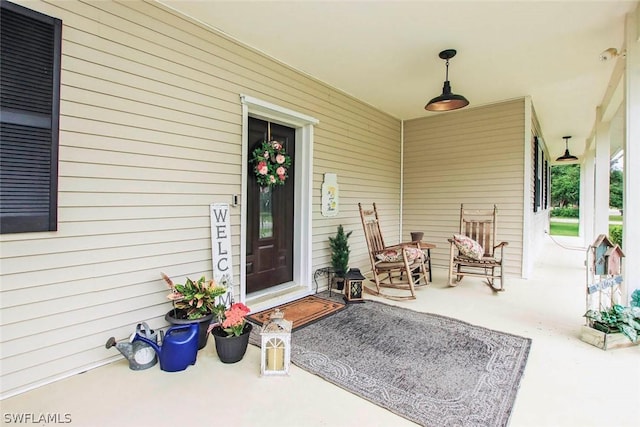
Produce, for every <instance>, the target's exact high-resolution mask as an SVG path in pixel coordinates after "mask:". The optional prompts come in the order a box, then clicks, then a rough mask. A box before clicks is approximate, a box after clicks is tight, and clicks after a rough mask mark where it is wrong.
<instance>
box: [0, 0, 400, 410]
mask: <svg viewBox="0 0 640 427" xmlns="http://www.w3.org/2000/svg"><path fill="white" fill-rule="evenodd" d="M17 3H21V4H23V5H24V6H26V7H28V8H31V9H34V10H37V11H39V12H42V13H45V14H48V15H50V16H54V17H57V18H60V19H62V21H63V46H62V76H61V80H62V87H61V117H60V129H61V131H60V162H59V212H58V218H59V228H58V231H57V232H47V233H25V234H6V235H2V236H0V242H1V245H2V253H1V259H0V280H1V283H2V286H1V291H0V299H1V308H2V319H1V326H0V335H1V345H2V356H1V357H2V359H1V365H2V377H1V379H0V383H1V384H2V390H1V393H2V397H3V398H4V397H7V396H10V395H13V394H16V393H19V392H21V391H24V390H27V389H29V388H33V387H37V386H38V385H41V384H44V383H47V382H50V381H54V380H56V379H59V378H62V377H65V376H68V375H71V374H74V373H77V372H81V371H84V370H86V369H88V368H91V367H94V366H98V365H101V364H104V363H107V362H109V361H112V360H115V359H116V358H119V357H120V355H119V353H117V352H116V350H115V349H110V350H107V349H105V347H104V344H105V342H106V340H107V338H108V337H110V336H115V337H116V339H118V340H121V339H125V338H126V337H127V336H128V335H129V334H130V333H131V332H132V331H133V330H134V328H135V325H136V324H137V323H139V322H141V321H146V322H147V323H148V324H149V325H150V326H151V327H152V328H160V327H163V326H165V325H166V322H165V321H164V318H163V316H164V314H165V313H166V312H167V311H168V310H169V309H170V303H169V302H168V301H167V299H166V297H165V295H166V293H167V289H166V287H165V284H164V283H163V281H162V279H161V278H160V272H161V271H164V272H166V273H167V274H169V275H170V276H171V277H172V278H174V279H175V280H176V281H178V282H180V281H181V280H182V279H184V277H185V276H190V277H193V278H197V277H199V276H200V275H203V274H205V275H207V276H208V277H209V276H210V275H211V273H212V272H211V268H212V266H211V240H210V223H209V204H210V203H214V202H229V203H230V202H231V200H232V195H234V194H239V193H240V192H241V177H242V168H243V165H242V164H241V150H242V107H241V102H240V94H241V93H244V94H248V95H251V96H254V97H256V98H261V99H264V100H266V101H269V102H271V103H274V104H278V105H280V106H282V107H284V108H289V109H291V110H295V111H299V112H301V113H303V114H307V115H310V116H313V117H316V118H317V119H319V120H320V123H319V125H318V126H317V127H316V128H315V141H314V151H313V162H312V163H313V207H312V209H313V210H312V221H313V224H312V229H313V258H312V259H313V266H314V268H319V267H324V266H326V265H328V262H329V249H328V241H327V238H328V236H330V235H333V234H335V232H336V228H337V226H338V225H339V224H343V225H344V227H345V229H346V231H352V230H353V231H354V233H353V235H352V237H351V239H350V241H349V242H350V245H351V249H352V265H353V266H360V267H363V268H365V267H366V266H367V265H368V259H367V255H366V244H365V241H364V237H363V234H362V227H361V225H360V219H359V215H358V207H357V203H358V202H360V201H362V202H365V203H371V202H377V203H378V207H379V209H380V210H381V212H382V214H383V215H384V219H383V226H384V227H385V230H384V231H385V234H386V236H387V238H388V239H389V240H390V241H394V240H395V241H397V240H398V239H399V233H398V224H399V222H400V208H399V206H400V182H401V166H400V165H401V159H400V149H401V147H400V143H399V141H400V139H401V133H400V132H401V123H400V121H399V120H397V119H395V118H393V117H391V116H389V115H387V114H384V113H382V112H380V111H378V110H376V109H375V108H373V107H371V106H369V105H366V104H363V103H362V102H360V101H358V100H356V99H354V98H352V97H349V96H348V95H345V94H344V93H342V92H339V91H337V90H335V89H332V88H330V87H328V86H327V85H325V84H323V83H321V82H319V81H317V80H314V79H312V78H310V77H308V76H306V75H304V74H301V73H299V72H296V71H294V70H292V69H291V68H289V67H287V66H285V65H283V64H281V63H279V62H277V61H275V60H273V59H270V58H268V57H266V56H264V55H262V54H260V53H258V52H256V51H254V50H252V49H251V48H248V47H246V46H243V45H241V44H239V43H237V42H236V41H233V40H230V39H228V38H226V37H224V36H222V35H220V34H217V33H215V32H214V31H212V30H210V29H208V28H205V27H203V26H201V25H199V24H197V23H195V22H193V21H190V20H189V19H186V18H185V17H181V16H178V15H176V14H175V13H174V12H172V11H170V10H168V9H166V8H164V7H163V6H161V5H159V4H156V3H147V2H142V1H129V2H121V3H115V2H111V1H104V2H90V3H82V2H77V1H65V2H57V1H49V2H45V1H19V2H17ZM326 172H333V173H336V174H337V175H338V183H339V186H340V211H339V214H338V216H336V217H332V218H325V217H323V216H322V215H321V213H320V197H321V195H320V186H321V183H322V180H323V174H324V173H326ZM231 212H232V217H231V228H232V245H233V255H234V256H233V263H234V271H235V272H236V279H237V278H238V271H239V270H240V268H243V266H240V265H239V250H240V241H241V239H243V238H244V236H241V235H240V229H241V226H240V210H239V209H234V208H232V210H231ZM311 280H312V278H309V281H311ZM239 289H240V285H239V284H236V294H239Z"/></svg>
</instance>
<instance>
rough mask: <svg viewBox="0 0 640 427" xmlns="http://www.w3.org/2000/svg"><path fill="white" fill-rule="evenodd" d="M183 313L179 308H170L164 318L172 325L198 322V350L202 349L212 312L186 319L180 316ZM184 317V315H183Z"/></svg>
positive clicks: (205, 342)
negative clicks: (197, 317) (196, 317)
mask: <svg viewBox="0 0 640 427" xmlns="http://www.w3.org/2000/svg"><path fill="white" fill-rule="evenodd" d="M181 315H183V316H184V314H183V312H182V311H181V310H171V311H170V312H168V313H167V314H165V316H164V320H166V321H167V322H169V323H171V324H172V325H188V324H190V323H197V324H198V350H202V349H203V348H204V346H205V345H207V338H208V336H209V335H208V334H207V330H208V329H209V325H210V324H211V319H213V314H208V315H206V316H204V317H201V318H199V319H186V318H184V319H183V318H181V317H182V316H181ZM185 317H186V316H185Z"/></svg>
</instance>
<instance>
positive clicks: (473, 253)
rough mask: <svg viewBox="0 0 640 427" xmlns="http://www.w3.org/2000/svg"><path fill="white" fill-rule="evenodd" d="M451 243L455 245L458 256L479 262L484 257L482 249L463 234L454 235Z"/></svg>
mask: <svg viewBox="0 0 640 427" xmlns="http://www.w3.org/2000/svg"><path fill="white" fill-rule="evenodd" d="M453 243H454V244H455V245H456V247H457V248H458V250H459V251H460V254H462V255H464V256H466V257H469V258H472V259H477V260H480V259H482V257H483V255H484V249H483V248H482V246H480V243H478V242H476V241H475V240H473V239H472V238H471V237H467V236H465V235H463V234H454V235H453Z"/></svg>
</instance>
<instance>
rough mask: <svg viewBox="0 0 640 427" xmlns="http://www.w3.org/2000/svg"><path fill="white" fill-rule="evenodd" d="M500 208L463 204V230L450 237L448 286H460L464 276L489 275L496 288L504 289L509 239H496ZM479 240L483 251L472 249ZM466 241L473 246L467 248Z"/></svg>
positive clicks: (461, 223) (493, 286)
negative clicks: (470, 206) (505, 253)
mask: <svg viewBox="0 0 640 427" xmlns="http://www.w3.org/2000/svg"><path fill="white" fill-rule="evenodd" d="M497 211H498V210H497V207H496V206H495V205H494V206H493V210H472V209H464V205H460V233H459V234H458V235H454V238H453V239H448V240H449V243H450V244H451V248H450V251H449V252H450V254H449V286H457V284H458V282H459V281H460V280H462V278H463V277H464V276H474V277H484V278H486V279H487V284H488V285H489V286H491V288H492V289H493V290H494V291H504V271H503V270H504V269H503V258H504V247H505V246H507V245H508V244H509V243H507V242H500V243H498V244H496V242H495V239H496V233H497V229H498V227H497V223H496V216H497ZM476 242H477V244H479V245H480V246H481V247H482V249H483V250H482V251H480V253H478V251H474V250H473V245H474V244H476ZM465 245H471V247H472V248H471V249H470V250H469V249H466V248H465ZM475 248H477V249H480V248H479V247H478V246H475ZM461 249H462V250H461ZM496 280H499V281H500V286H499V287H496V286H495V281H496Z"/></svg>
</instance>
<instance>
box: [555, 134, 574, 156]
mask: <svg viewBox="0 0 640 427" xmlns="http://www.w3.org/2000/svg"><path fill="white" fill-rule="evenodd" d="M562 138H563V139H564V154H563V155H562V156H560V157H558V158H557V159H556V161H557V162H569V161H573V160H578V158H577V157H576V156H572V155H571V153H569V138H571V137H570V136H563V137H562Z"/></svg>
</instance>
